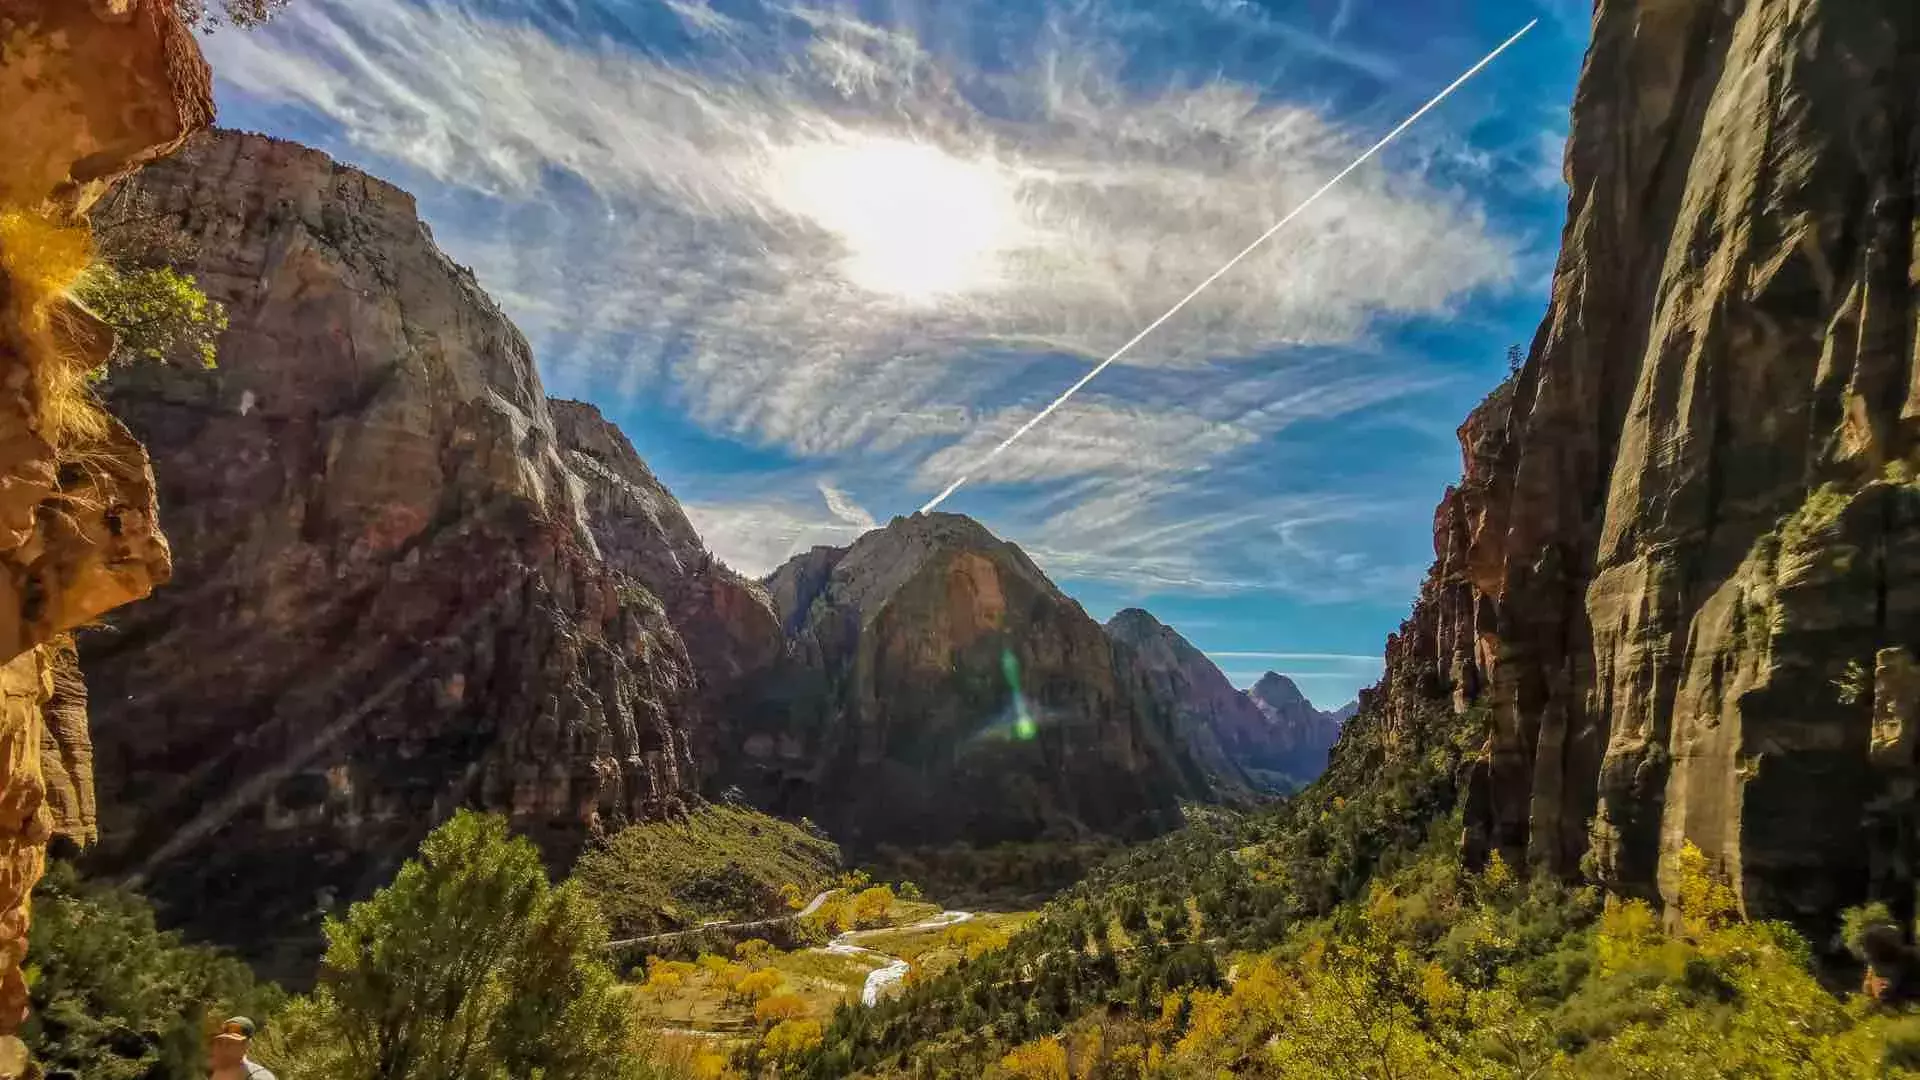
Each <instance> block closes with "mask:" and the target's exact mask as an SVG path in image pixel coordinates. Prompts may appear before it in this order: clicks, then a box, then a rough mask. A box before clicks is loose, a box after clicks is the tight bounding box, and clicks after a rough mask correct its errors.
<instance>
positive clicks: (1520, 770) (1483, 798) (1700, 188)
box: [1370, 0, 1920, 941]
mask: <svg viewBox="0 0 1920 1080" xmlns="http://www.w3.org/2000/svg"><path fill="white" fill-rule="evenodd" d="M1916 55H1920V7H1916V6H1915V5H1913V4H1911V3H1908V2H1907V0H1844V2H1842V0H1827V2H1812V3H1787V2H1785V0H1762V2H1753V3H1745V4H1722V3H1718V2H1713V0H1680V2H1674V3H1662V4H1646V3H1630V2H1625V0H1603V2H1601V3H1600V4H1599V5H1598V8H1597V11H1596V14H1595V21H1594V41H1593V46H1592V51H1591V52H1590V54H1589V56H1588V60H1587V68H1586V72H1585V75H1584V77H1583V79H1582V81H1581V85H1580V90H1579V93H1578V95H1577V98H1576V101H1575V105H1574V113H1573V128H1572V140H1571V143H1570V145H1569V147H1568V152H1567V176H1568V180H1569V182H1570V185H1571V187H1572V201H1571V204H1570V211H1571V217H1570V220H1569V222H1568V225H1567V230H1566V242H1565V248H1564V250H1563V252H1562V254H1561V258H1560V263H1559V268H1558V271H1557V273H1556V276H1555V279H1554V288H1553V301H1552V307H1551V309H1550V311H1549V313H1548V316H1547V319H1546V322H1545V323H1544V324H1543V325H1542V326H1541V329H1540V333H1539V336H1538V337H1537V338H1536V340H1535V342H1534V345H1533V349H1532V353H1531V355H1530V357H1529V358H1528V360H1527V363H1526V365H1525V367H1524V369H1523V370H1522V371H1521V372H1520V373H1519V375H1518V376H1517V378H1516V379H1514V380H1513V381H1512V383H1511V384H1510V385H1509V386H1507V387H1504V388H1502V390H1501V391H1500V392H1499V393H1497V394H1495V395H1494V396H1493V397H1492V398H1490V399H1489V400H1488V401H1487V403H1486V404H1484V405H1483V406H1482V407H1481V408H1480V409H1479V410H1477V411H1476V412H1475V413H1474V415H1473V416H1472V417H1471V418H1469V420H1468V421H1467V423H1466V425H1465V426H1463V427H1462V428H1461V432H1460V435H1461V445H1462V449H1463V452H1464V458H1465V466H1466V468H1465V476H1464V478H1463V480H1462V482H1461V484H1460V486H1459V487H1458V488H1457V489H1455V490H1453V491H1451V492H1449V493H1448V495H1447V497H1446V499H1445V500H1444V501H1443V503H1442V505H1441V508H1440V511H1439V513H1438V514H1437V515H1436V521H1435V549H1436V552H1437V554H1438V556H1439V558H1438V561H1437V562H1436V564H1435V566H1434V570H1433V572H1432V574H1431V576H1430V578H1429V580H1428V582H1427V584H1426V586H1425V588H1424V589H1423V591H1422V593H1421V596H1420V600H1419V603H1418V604H1417V605H1416V607H1415V609H1414V612H1413V615H1412V617H1411V618H1410V619H1409V621H1408V622H1407V624H1406V625H1405V626H1404V627H1403V628H1402V631H1401V633H1400V634H1399V635H1398V636H1397V637H1396V638H1395V639H1394V640H1393V641H1392V643H1391V644H1390V645H1389V650H1388V674H1387V679H1386V680H1385V682H1384V683H1383V689H1382V691H1381V692H1380V693H1377V694H1376V695H1374V696H1373V698H1371V699H1370V704H1372V705H1374V706H1375V707H1377V708H1382V709H1384V710H1386V711H1387V712H1388V714H1389V715H1391V714H1393V713H1395V712H1396V711H1403V710H1404V709H1405V708H1411V707H1412V702H1413V700H1414V699H1415V698H1431V697H1436V696H1439V697H1450V698H1451V699H1452V700H1453V701H1454V703H1455V705H1456V706H1457V707H1459V708H1463V709H1464V708H1469V707H1479V708H1485V709H1486V711H1487V717H1488V723H1489V736H1488V740H1487V746H1486V758H1485V761H1484V762H1483V763H1482V764H1481V766H1480V767H1479V768H1478V770H1477V771H1476V773H1475V775H1474V776H1473V777H1472V778H1471V785H1470V791H1469V796H1470V799H1469V825H1470V829H1469V848H1470V854H1473V855H1476V856H1480V855H1484V854H1486V853H1487V852H1489V851H1495V850H1497V851H1499V852H1501V853H1502V854H1503V855H1505V856H1506V857H1507V858H1509V859H1513V860H1518V859H1523V858H1524V859H1530V860H1533V861H1535V862H1538V863H1541V864H1544V865H1546V866H1548V867H1551V868H1553V869H1555V870H1557V871H1560V872H1562V873H1574V872H1576V871H1577V870H1579V869H1581V868H1584V869H1585V870H1586V871H1587V872H1588V873H1590V874H1591V875H1592V876H1593V877H1595V878H1596V879H1597V880H1599V881H1601V882H1603V883H1605V884H1607V885H1608V886H1610V887H1612V888H1614V889H1617V890H1620V891H1622V892H1626V893H1631V894H1639V895H1644V896H1649V897H1661V898H1665V899H1666V900H1669V901H1671V900H1672V899H1673V896H1674V890H1675V882H1674V880H1673V866H1674V856H1675V854H1676V852H1677V851H1678V850H1679V849H1680V847H1681V845H1682V844H1683V843H1684V842H1687V841H1692V842H1693V843H1695V844H1697V845H1699V847H1700V848H1701V849H1702V850H1704V851H1705V852H1707V853H1708V854H1709V855H1710V856H1711V857H1712V858H1713V859H1714V861H1715V862H1716V863H1717V864H1718V865H1719V867H1720V868H1721V869H1723V870H1724V871H1725V872H1726V873H1727V874H1729V875H1730V876H1731V878H1732V880H1733V881H1734V882H1735V883H1736V885H1737V886H1738V888H1739V892H1740V895H1741V897H1742V899H1743V901H1744V903H1745V905H1746V909H1747V912H1748V913H1749V914H1750V915H1753V916H1766V917H1785V918H1789V919H1793V920H1796V921H1799V922H1800V923H1802V925H1803V926H1804V927H1806V928H1808V929H1809V930H1811V931H1813V932H1814V938H1813V939H1814V940H1816V941H1825V940H1827V931H1828V929H1829V927H1830V920H1831V919H1832V917H1833V916H1834V914H1835V913H1836V912H1837V911H1839V910H1840V909H1841V908H1843V907H1845V906H1847V905H1850V904H1854V903H1857V902H1859V901H1861V900H1863V899H1866V898H1868V897H1869V896H1872V897H1876V898H1879V899H1884V900H1886V901H1888V902H1889V903H1890V904H1892V905H1893V906H1894V908H1895V910H1896V912H1901V913H1903V914H1905V915H1907V916H1911V914H1912V905H1913V898H1914V876H1913V875H1914V865H1915V863H1914V859H1915V853H1914V851H1913V850H1912V844H1913V841H1912V839H1911V838H1912V837H1913V836H1914V833H1915V830H1914V824H1915V823H1914V822H1913V821H1912V815H1913V814H1914V813H1915V805H1916V804H1915V801H1914V799H1913V794H1914V791H1915V777H1916V773H1915V769H1916V762H1915V756H1914V749H1913V748H1914V743H1913V740H1912V739H1910V738H1909V737H1908V735H1907V733H1908V732H1909V729H1911V728H1912V726H1913V724H1914V723H1915V722H1916V718H1915V716H1914V715H1913V713H1912V710H1913V707H1914V695H1913V694H1912V693H1911V692H1910V686H1909V683H1910V682H1911V681H1912V680H1911V676H1910V675H1909V674H1908V667H1907V663H1906V662H1905V661H1903V660H1902V659H1901V657H1903V656H1910V655H1911V654H1912V653H1913V651H1914V649H1915V648H1916V646H1917V645H1920V587H1916V582H1920V485H1916V483H1915V482H1914V477H1915V474H1916V470H1915V463H1916V461H1920V445H1917V442H1916V436H1920V426H1916V418H1920V364H1916V361H1917V360H1920V349H1917V348H1916V344H1915V341H1916V329H1915V328H1916V319H1917V317H1920V310H1917V309H1916V304H1915V296H1916V295H1920V294H1917V293H1916V286H1917V285H1920V261H1917V260H1916V251H1920V246H1917V245H1916V238H1917V236H1916V214H1915V208H1916V192H1920V168H1916V164H1915V163H1916V160H1917V159H1916V157H1915V156H1914V153H1913V147H1914V145H1915V144H1916V140H1920V64H1916V63H1915V62H1914V58H1915V57H1916ZM1902 921H1903V923H1905V922H1910V921H1911V920H1910V918H1908V919H1904V920H1902Z"/></svg>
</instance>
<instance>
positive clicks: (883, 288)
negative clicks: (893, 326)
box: [768, 136, 1028, 304]
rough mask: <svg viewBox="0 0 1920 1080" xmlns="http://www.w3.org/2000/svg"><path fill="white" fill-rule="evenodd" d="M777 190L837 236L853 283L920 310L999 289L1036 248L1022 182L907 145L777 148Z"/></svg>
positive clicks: (863, 140)
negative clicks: (1005, 274) (1010, 268)
mask: <svg viewBox="0 0 1920 1080" xmlns="http://www.w3.org/2000/svg"><path fill="white" fill-rule="evenodd" d="M768 181H769V182H768V187H769V193H770V194H771V195H772V196H773V198H774V200H775V202H777V203H778V204H779V205H780V206H781V207H782V208H783V209H785V210H787V211H788V212H789V213H793V214H796V215H798V216H800V217H802V218H805V219H807V220H809V221H811V222H813V223H814V224H815V225H818V226H819V227H821V228H823V229H825V230H827V231H828V232H830V233H832V234H833V235H834V236H835V237H837V238H838V239H839V240H840V242H841V244H842V245H843V246H844V247H845V249H846V258H845V261H844V262H843V264H842V270H841V272H842V273H843V274H844V276H845V277H846V278H847V280H848V281H850V282H852V283H853V284H855V285H857V286H859V287H861V288H863V289H867V290H869V291H872V292H875V293H878V294H880V295H883V296H888V297H892V298H894V299H897V300H901V301H904V302H907V303H912V304H928V303H933V302H936V301H938V300H940V299H942V298H944V297H950V296H954V295H958V294H964V293H972V292H980V291H985V290H989V289H992V288H995V287H996V286H998V285H999V284H1000V283H1001V281H1002V271H1003V268H1004V263H1005V257H1006V255H1007V254H1008V253H1009V252H1011V251H1013V250H1015V249H1017V248H1019V247H1021V246H1022V245H1023V244H1024V243H1026V241H1027V234H1028V228H1027V225H1026V222H1025V220H1024V218H1023V215H1022V213H1021V207H1020V200H1019V197H1018V192H1019V188H1018V183H1017V180H1016V178H1015V177H1014V175H1013V174H1012V173H1011V171H1009V170H1008V169H1006V168H1005V167H1003V166H1000V165H997V164H996V163H994V162H991V161H986V160H981V161H968V160H963V159H961V158H958V157H955V156H953V155H952V154H949V153H948V152H946V151H945V150H942V149H940V148H939V147H935V146H930V145H927V144H925V143H918V142H911V141H908V140H905V139H895V138H885V137H877V136H860V137H856V138H851V139H842V140H835V141H827V142H814V143H807V144H804V145H796V146H789V147H783V148H780V149H777V150H775V151H774V153H773V160H772V167H771V169H770V170H769V174H768Z"/></svg>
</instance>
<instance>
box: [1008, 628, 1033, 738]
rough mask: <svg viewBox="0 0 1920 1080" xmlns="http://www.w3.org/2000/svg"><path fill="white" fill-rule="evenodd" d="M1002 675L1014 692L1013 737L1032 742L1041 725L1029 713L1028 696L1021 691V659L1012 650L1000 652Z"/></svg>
mask: <svg viewBox="0 0 1920 1080" xmlns="http://www.w3.org/2000/svg"><path fill="white" fill-rule="evenodd" d="M1000 673H1001V674H1003V675H1005V676H1006V677H1007V687H1008V688H1009V689H1011V690H1012V691H1013V737H1014V738H1015V739H1018V740H1019V741H1021V742H1032V741H1033V738H1034V736H1036V735H1038V734H1040V725H1039V724H1037V723H1034V720H1033V714H1032V713H1031V712H1028V711H1027V695H1026V694H1024V693H1021V691H1020V658H1019V657H1017V656H1015V655H1013V650H1012V649H1001V650H1000Z"/></svg>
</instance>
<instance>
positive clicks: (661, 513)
mask: <svg viewBox="0 0 1920 1080" xmlns="http://www.w3.org/2000/svg"><path fill="white" fill-rule="evenodd" d="M549 404H550V405H551V407H552V411H553V423H554V431H555V434H556V435H557V437H558V439H559V445H560V448H561V451H562V452H563V453H564V455H565V457H566V461H567V465H568V468H569V469H570V470H571V471H572V473H573V475H574V477H575V478H576V479H577V486H576V489H575V490H576V492H577V493H578V495H579V497H580V499H581V502H582V504H583V507H584V511H585V515H586V521H587V525H588V528H589V529H590V530H591V531H592V533H593V537H594V542H595V543H596V544H597V545H598V547H599V550H600V557H601V558H602V559H603V560H604V561H605V562H606V563H607V565H608V566H611V567H612V568H614V569H615V570H617V571H619V572H621V573H623V574H626V575H627V576H629V577H631V578H633V579H634V580H636V581H638V582H640V583H641V584H643V585H645V586H646V587H647V589H648V590H649V591H650V592H652V593H653V595H654V596H656V597H658V598H659V599H660V600H661V602H662V603H663V604H664V605H665V607H666V610H667V615H668V619H669V621H670V622H671V623H672V624H673V627H674V629H675V631H676V632H677V633H678V634H679V635H680V638H681V640H682V641H683V642H684V643H685V645H686V648H687V654H688V657H689V659H690V660H691V661H692V663H693V667H694V672H695V675H696V676H697V679H698V691H697V696H698V699H699V706H700V707H699V709H698V712H699V714H700V715H702V716H705V717H709V718H711V717H719V716H724V715H726V714H728V713H729V712H731V711H732V710H733V709H734V708H735V707H736V706H735V699H736V697H737V695H738V694H740V693H741V692H742V689H743V687H746V686H749V685H750V684H751V683H752V682H753V681H754V680H755V679H757V678H758V677H759V676H760V675H762V674H763V673H765V672H766V671H768V670H769V669H771V667H772V666H773V665H774V663H775V662H776V661H778V660H779V659H780V657H781V655H782V649H783V647H784V644H785V639H784V636H783V635H782V633H781V627H780V622H779V619H778V617H777V616H776V615H775V614H774V610H775V609H774V606H773V600H772V598H771V597H769V596H768V594H767V591H766V589H765V588H764V587H762V586H761V585H760V584H759V583H758V582H755V581H750V580H748V579H747V578H745V577H742V576H741V575H739V574H737V573H735V572H734V571H733V570H732V569H730V568H728V567H727V566H726V565H724V564H722V563H720V562H718V561H716V560H715V559H714V557H713V555H712V553H711V552H709V551H708V550H707V548H706V545H705V544H704V543H703V542H702V541H701V539H700V535H699V534H698V533H697V532H695V531H694V528H693V524H692V522H690V521H688V520H687V515H686V514H685V512H683V511H682V510H681V509H680V504H679V502H678V501H676V500H675V499H674V497H673V495H672V494H671V493H670V492H668V491H667V489H666V487H665V485H663V484H661V483H660V481H659V479H658V478H656V477H655V476H654V475H653V471H652V470H651V469H649V468H647V465H646V462H644V461H642V460H641V458H640V455H639V454H638V453H637V452H635V450H634V448H633V444H632V443H631V442H629V441H627V437H626V435H625V434H623V433H622V432H621V431H620V429H619V428H618V427H616V426H614V425H613V424H612V423H611V422H609V421H608V420H607V419H606V418H605V417H603V416H601V415H600V411H599V410H598V409H596V408H594V407H593V406H592V405H588V404H585V403H582V402H578V401H552V402H550V403H549ZM690 736H691V738H692V740H693V744H694V750H695V755H694V756H695V760H696V761H697V762H699V763H701V764H702V765H703V766H704V767H706V769H707V771H711V769H712V766H713V763H714V761H715V757H714V753H713V752H712V751H715V750H717V749H718V747H717V746H715V745H713V744H712V740H713V738H714V730H713V728H712V726H711V725H710V724H707V725H699V726H696V727H694V728H693V730H692V731H691V732H690Z"/></svg>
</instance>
